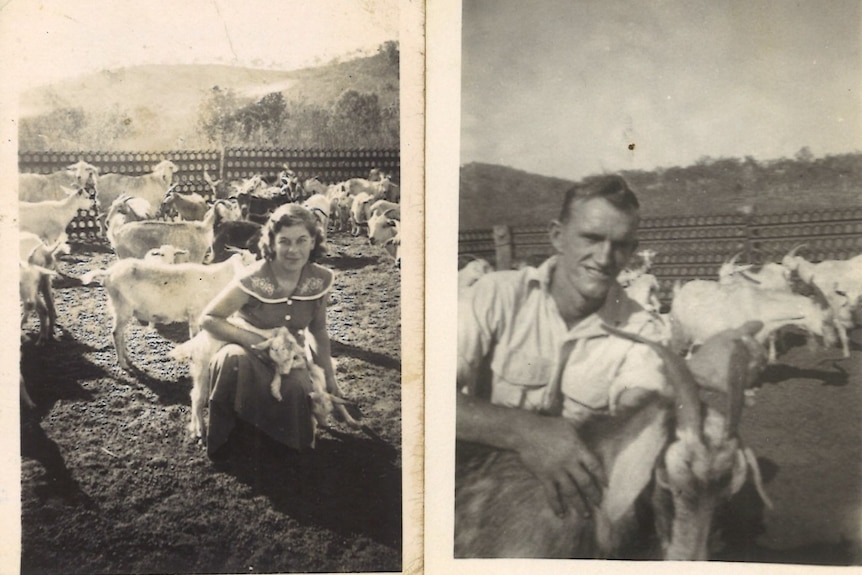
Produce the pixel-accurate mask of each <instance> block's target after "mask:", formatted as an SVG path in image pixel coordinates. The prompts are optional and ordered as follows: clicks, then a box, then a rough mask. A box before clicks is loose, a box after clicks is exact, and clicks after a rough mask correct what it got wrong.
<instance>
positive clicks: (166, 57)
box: [0, 0, 399, 89]
mask: <svg viewBox="0 0 862 575" xmlns="http://www.w3.org/2000/svg"><path fill="white" fill-rule="evenodd" d="M0 6H2V8H0V50H2V58H3V59H4V60H5V61H6V64H7V65H8V64H9V63H10V60H11V63H12V65H13V68H17V79H18V80H19V86H20V88H21V89H27V88H29V87H32V86H36V85H41V84H45V83H50V82H53V81H55V80H58V79H61V78H66V77H70V76H77V75H80V74H82V73H88V72H95V71H98V70H101V69H105V68H116V67H122V66H131V65H138V64H192V63H201V64H213V63H216V64H228V65H236V66H249V67H258V68H274V69H281V70H293V69H297V68H301V67H304V66H308V65H314V64H319V63H325V62H327V61H329V60H331V59H332V58H334V57H337V56H342V55H345V54H350V53H355V52H357V51H359V52H361V53H374V52H375V51H376V49H377V47H378V46H379V45H380V44H382V43H383V42H385V41H386V40H398V17H399V14H398V0H349V1H345V0H176V1H174V0H170V1H167V0H133V1H129V0H0ZM10 55H11V57H10ZM6 79H7V80H8V78H6Z"/></svg>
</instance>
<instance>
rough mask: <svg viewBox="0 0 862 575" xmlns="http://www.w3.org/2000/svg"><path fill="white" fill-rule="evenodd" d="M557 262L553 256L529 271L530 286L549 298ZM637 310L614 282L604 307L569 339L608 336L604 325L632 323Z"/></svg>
mask: <svg viewBox="0 0 862 575" xmlns="http://www.w3.org/2000/svg"><path fill="white" fill-rule="evenodd" d="M557 261H558V259H557V256H551V257H549V258H548V259H546V260H545V261H544V262H542V264H541V265H540V266H539V267H537V268H532V267H531V268H528V269H527V282H528V284H529V285H538V286H539V287H540V288H541V289H542V292H543V293H544V294H545V295H546V296H548V297H550V295H551V292H550V287H551V277H552V276H553V273H554V269H555V268H556V266H557ZM637 309H638V306H637V304H635V303H634V302H633V301H632V300H631V299H630V298H629V297H628V295H627V294H626V292H625V290H624V289H623V288H622V286H620V284H619V283H617V281H616V280H614V281H613V283H612V284H611V287H610V289H609V290H608V295H607V297H606V298H605V302H604V303H603V304H602V307H600V308H599V310H598V311H597V312H595V313H593V314H591V315H589V316H587V317H586V318H584V319H583V320H582V321H581V322H580V323H578V324H577V325H576V326H575V327H573V328H572V329H571V330H569V333H568V335H567V338H573V337H578V338H583V337H596V336H607V335H608V332H606V331H605V330H604V329H602V324H603V323H607V324H609V325H612V326H614V327H619V326H621V325H624V324H626V323H630V322H631V321H632V319H633V318H632V316H633V315H634V313H635V312H636V311H637Z"/></svg>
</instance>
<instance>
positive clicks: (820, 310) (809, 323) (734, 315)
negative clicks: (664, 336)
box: [670, 280, 834, 351]
mask: <svg viewBox="0 0 862 575" xmlns="http://www.w3.org/2000/svg"><path fill="white" fill-rule="evenodd" d="M751 320H759V321H762V322H763V324H764V327H763V329H762V330H760V332H758V334H757V336H756V339H757V341H758V342H759V343H761V344H763V343H764V341H765V340H766V338H767V336H768V335H769V334H770V333H772V332H774V331H775V330H777V329H779V328H781V327H783V326H786V325H795V326H797V327H801V328H803V329H805V330H807V331H809V332H811V333H813V334H815V335H818V336H820V337H823V338H824V342H825V345H827V346H831V345H832V344H833V343H834V333H833V332H832V331H831V325H832V311H831V310H830V309H829V308H828V307H826V306H823V305H820V304H818V303H816V302H815V301H813V300H811V299H809V298H807V297H805V296H801V295H798V294H792V293H784V292H780V291H775V290H762V289H759V288H757V287H754V286H753V285H751V284H749V283H734V284H731V285H721V284H719V283H718V282H714V281H707V280H692V281H690V282H688V283H687V284H685V285H683V286H682V287H679V286H674V298H673V305H672V307H671V310H670V323H671V337H672V341H673V346H674V348H675V349H677V350H678V351H685V350H689V349H690V348H691V346H693V345H698V344H701V343H703V342H704V341H706V340H707V339H708V338H710V337H711V336H713V335H715V334H716V333H718V332H720V331H723V330H725V329H731V328H737V327H740V326H742V325H743V324H745V323H746V322H747V321H751Z"/></svg>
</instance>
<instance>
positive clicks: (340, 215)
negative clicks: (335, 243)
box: [328, 186, 353, 232]
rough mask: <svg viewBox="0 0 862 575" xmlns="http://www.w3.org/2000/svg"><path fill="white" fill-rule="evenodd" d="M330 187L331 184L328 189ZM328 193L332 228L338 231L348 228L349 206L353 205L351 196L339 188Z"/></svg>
mask: <svg viewBox="0 0 862 575" xmlns="http://www.w3.org/2000/svg"><path fill="white" fill-rule="evenodd" d="M331 188H332V186H330V190H331ZM328 195H329V214H330V217H331V219H332V229H333V230H334V231H339V232H341V231H345V230H348V229H350V208H351V207H352V205H353V196H351V195H349V194H348V193H347V192H345V191H344V190H340V189H338V190H336V191H335V192H332V193H329V194H328Z"/></svg>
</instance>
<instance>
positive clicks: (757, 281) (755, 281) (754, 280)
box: [739, 271, 761, 285]
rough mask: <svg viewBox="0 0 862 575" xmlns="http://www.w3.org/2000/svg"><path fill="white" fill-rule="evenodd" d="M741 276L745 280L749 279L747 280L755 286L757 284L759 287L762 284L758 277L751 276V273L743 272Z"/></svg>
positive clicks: (740, 273)
mask: <svg viewBox="0 0 862 575" xmlns="http://www.w3.org/2000/svg"><path fill="white" fill-rule="evenodd" d="M739 275H741V276H742V277H744V278H745V279H747V280H748V281H750V282H751V283H754V284H757V285H760V284H761V281H760V280H759V279H757V278H756V277H754V276H753V275H751V274H750V273H748V272H745V271H743V272H739Z"/></svg>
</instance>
